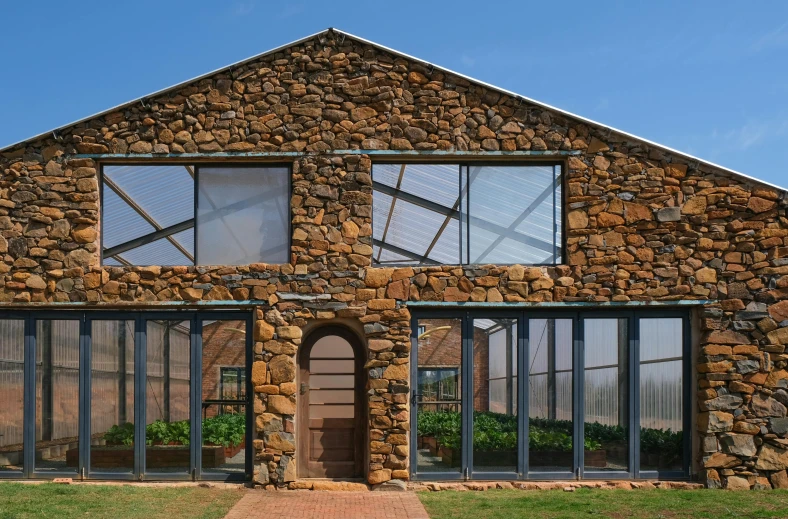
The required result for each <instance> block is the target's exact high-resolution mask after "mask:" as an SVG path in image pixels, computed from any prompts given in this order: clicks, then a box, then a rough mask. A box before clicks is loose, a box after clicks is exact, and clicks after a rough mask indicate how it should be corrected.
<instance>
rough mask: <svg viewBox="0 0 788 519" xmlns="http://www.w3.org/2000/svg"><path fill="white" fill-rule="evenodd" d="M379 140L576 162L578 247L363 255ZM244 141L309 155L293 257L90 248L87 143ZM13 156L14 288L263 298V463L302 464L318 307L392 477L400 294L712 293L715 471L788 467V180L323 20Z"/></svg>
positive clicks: (173, 146)
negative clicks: (344, 325) (553, 260)
mask: <svg viewBox="0 0 788 519" xmlns="http://www.w3.org/2000/svg"><path fill="white" fill-rule="evenodd" d="M381 149H388V150H424V151H430V150H448V151H457V152H469V153H471V154H473V155H474V156H477V157H479V158H484V157H485V153H487V152H491V151H492V152H498V151H517V152H524V151H529V152H532V153H540V154H542V155H540V158H542V159H545V158H546V157H547V158H550V157H554V158H555V159H556V160H559V161H561V162H563V163H564V165H565V169H564V171H565V189H564V192H565V204H564V207H565V222H566V228H567V236H566V254H565V264H562V265H558V266H555V267H551V268H528V267H521V266H512V267H501V266H495V265H487V266H479V267H473V268H463V267H457V266H444V267H425V268H397V269H395V268H386V269H377V268H371V253H372V243H371V233H372V226H371V200H372V188H371V164H372V158H374V155H363V154H359V153H357V151H358V150H370V153H373V154H374V153H375V151H374V150H381ZM245 152H256V153H272V152H298V153H300V155H299V156H298V157H296V158H294V159H291V160H293V169H292V171H293V194H292V199H291V206H292V229H293V235H292V254H291V261H290V263H288V264H284V265H265V264H254V265H248V266H243V267H222V266H211V267H186V266H184V267H167V268H164V267H146V268H137V267H129V268H119V267H117V268H116V267H102V266H100V265H99V256H98V248H99V242H98V239H99V234H100V228H99V203H100V201H99V192H98V182H99V179H98V175H97V172H98V162H97V160H96V157H95V156H93V155H89V154H108V153H112V154H124V155H126V156H128V157H129V158H130V159H132V158H135V157H137V158H143V159H144V160H150V155H149V154H154V156H158V159H157V160H159V161H168V160H177V157H178V155H179V154H183V153H189V154H200V155H201V156H203V157H205V159H210V158H211V157H214V156H215V154H217V153H245ZM86 154H87V155H86ZM1 157H2V158H1V159H0V171H2V177H0V255H2V258H1V261H0V302H2V303H3V304H5V305H10V306H14V307H17V308H24V307H25V305H26V304H28V303H64V302H90V303H94V304H95V306H96V307H117V306H119V305H122V304H124V303H136V304H145V305H149V306H151V307H154V306H155V305H156V304H157V303H159V302H163V301H183V302H184V303H191V302H197V301H210V300H232V299H234V300H253V301H255V302H257V303H259V307H258V308H257V310H256V317H257V320H256V324H255V331H254V333H255V342H254V348H255V364H254V367H253V379H254V384H255V386H254V387H255V397H254V398H255V400H254V409H255V414H256V424H257V431H256V440H255V449H256V457H255V460H256V461H255V470H256V476H255V477H256V480H257V481H260V482H264V483H265V482H269V481H271V482H276V483H284V482H287V481H290V480H292V479H293V478H294V477H295V473H296V471H295V470H294V468H295V456H297V455H298V453H297V452H295V438H294V413H295V403H296V394H295V393H296V391H295V354H296V352H297V350H298V346H299V344H300V341H301V328H302V327H303V326H304V325H305V324H306V323H309V322H311V321H314V320H330V319H333V318H334V317H343V318H350V319H357V320H358V321H359V322H360V323H359V324H360V325H362V326H363V329H364V331H365V333H366V335H367V339H368V341H367V343H368V344H367V345H368V359H367V364H366V369H367V374H368V389H369V392H368V395H369V397H368V410H369V438H368V440H369V466H368V467H367V469H368V480H369V481H370V482H372V483H380V482H383V481H386V480H388V479H390V478H395V479H406V478H407V477H408V470H407V462H408V448H407V431H408V429H409V410H408V403H407V402H408V399H407V394H408V383H409V382H408V378H409V377H408V357H409V349H410V342H409V334H410V329H409V328H410V323H409V318H410V314H409V312H408V310H407V301H419V300H420V301H472V302H479V303H482V302H501V301H507V302H513V303H514V302H543V301H554V302H562V301H588V302H609V301H618V302H626V301H663V302H665V301H676V300H681V299H688V298H689V299H693V298H694V299H708V300H713V301H715V302H714V303H713V304H709V305H707V306H706V308H705V310H704V314H703V316H702V320H701V321H702V332H703V333H702V336H701V337H699V338H698V340H699V341H700V342H701V344H702V349H701V352H700V357H699V358H698V359H696V360H697V363H696V365H697V372H698V378H699V387H698V388H697V391H698V407H697V408H695V409H693V412H694V413H695V414H696V415H697V422H698V427H699V430H700V435H701V442H700V444H701V452H697V453H695V456H696V457H697V460H698V462H699V463H700V465H701V466H702V467H704V469H705V470H704V472H703V478H704V481H705V482H706V483H707V484H708V485H710V486H719V485H722V486H727V487H729V488H741V487H747V488H749V487H756V488H758V487H764V486H770V485H774V486H780V487H782V486H786V485H788V477H786V473H785V470H784V469H785V468H786V466H788V448H787V447H788V445H786V444H788V438H787V437H786V434H787V433H788V426H787V425H786V405H788V393H786V391H785V389H784V388H785V387H786V386H788V371H786V369H785V368H786V360H787V359H786V357H785V355H784V348H785V346H784V345H785V344H786V343H788V302H786V300H788V260H787V259H786V256H788V225H787V224H788V221H787V220H786V201H785V193H783V192H778V191H775V190H774V189H771V188H767V187H763V186H760V185H758V184H755V183H753V182H751V181H748V180H746V179H744V178H740V177H736V176H731V175H728V174H727V173H725V172H722V171H717V170H715V169H713V168H711V167H709V166H706V165H703V164H699V163H697V162H695V161H689V160H686V159H684V158H682V157H680V156H677V155H671V154H670V153H668V152H665V151H663V150H661V149H659V148H657V147H654V146H651V145H648V144H646V143H643V142H638V141H634V140H631V139H629V138H627V137H625V136H622V135H619V134H617V133H615V132H611V131H610V130H607V129H605V128H596V127H592V126H589V125H588V124H586V123H585V122H583V121H579V120H573V119H571V118H568V117H566V116H564V115H562V114H559V113H555V112H550V111H548V110H546V109H543V108H541V107H539V106H535V105H531V104H530V103H527V102H525V101H522V100H518V99H514V98H512V97H509V96H507V95H505V94H502V93H500V92H498V91H495V90H491V89H488V88H485V87H483V86H481V85H476V84H473V83H471V82H469V81H468V80H465V79H463V78H459V77H453V76H451V75H449V74H447V73H445V72H443V71H441V70H439V69H434V68H432V67H428V66H423V65H421V64H418V63H415V62H411V61H408V60H406V59H404V58H401V57H398V56H394V55H391V54H389V53H387V52H385V51H383V50H381V49H378V48H375V47H372V46H369V45H365V44H361V43H359V42H356V41H354V40H352V39H351V38H345V36H341V37H337V36H336V35H335V34H333V33H331V32H328V33H324V34H322V35H320V36H318V37H316V38H314V39H312V40H310V41H307V42H304V43H301V44H298V45H295V46H292V47H290V48H288V49H286V50H283V51H280V52H278V53H275V54H270V55H267V56H263V57H261V58H259V59H256V60H253V61H250V62H247V63H245V64H241V65H236V66H234V67H233V68H232V69H229V70H225V71H222V72H219V73H216V74H215V75H213V76H211V77H209V78H204V79H200V80H197V81H195V82H193V83H192V84H190V85H188V86H185V87H180V88H177V89H175V90H172V91H169V92H167V93H164V94H161V95H160V96H157V97H155V98H151V99H145V100H143V102H139V103H134V104H130V105H128V106H126V107H124V108H122V109H120V110H118V111H115V112H112V113H109V114H105V115H102V116H99V117H96V118H95V119H93V120H90V121H88V122H85V123H80V124H78V125H76V126H74V127H71V128H68V129H65V130H62V131H59V132H56V133H55V134H54V135H52V136H47V137H44V138H41V139H39V140H32V141H29V142H26V143H24V144H22V145H20V146H17V147H16V148H13V149H10V150H7V151H5V152H2V155H1ZM389 158H391V157H389ZM497 158H500V157H497ZM522 158H523V157H519V159H522ZM272 159H273V160H276V161H279V162H281V161H282V160H283V159H282V155H276V156H272ZM428 159H429V158H428V157H427V158H426V160H428ZM472 159H473V156H463V160H472ZM233 160H236V161H243V160H246V161H252V160H253V161H264V160H266V158H265V157H259V156H257V157H251V156H248V155H246V156H244V155H236V156H235V157H234V158H233ZM188 161H189V162H190V163H194V162H199V159H198V158H195V157H193V156H190V157H189V158H188Z"/></svg>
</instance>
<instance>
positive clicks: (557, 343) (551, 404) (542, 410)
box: [528, 319, 574, 472]
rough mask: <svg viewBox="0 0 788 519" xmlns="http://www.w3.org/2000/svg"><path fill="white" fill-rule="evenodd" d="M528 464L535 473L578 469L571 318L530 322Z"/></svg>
mask: <svg viewBox="0 0 788 519" xmlns="http://www.w3.org/2000/svg"><path fill="white" fill-rule="evenodd" d="M528 345H529V356H528V407H529V409H528V431H529V437H528V460H529V461H528V463H529V468H530V470H531V471H532V472H566V471H571V470H572V469H573V468H574V462H573V448H574V447H573V446H574V423H573V419H572V352H573V324H572V320H571V319H530V320H529V321H528Z"/></svg>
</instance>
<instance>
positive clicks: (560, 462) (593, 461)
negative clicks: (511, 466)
mask: <svg viewBox="0 0 788 519" xmlns="http://www.w3.org/2000/svg"><path fill="white" fill-rule="evenodd" d="M583 454H584V456H585V466H586V467H600V468H601V467H605V466H607V453H606V452H605V451H604V450H602V449H600V450H595V451H589V450H586V451H584V453H583ZM528 455H529V458H530V459H529V465H530V466H531V467H571V466H572V463H573V460H572V452H565V451H533V450H532V451H529V453H528Z"/></svg>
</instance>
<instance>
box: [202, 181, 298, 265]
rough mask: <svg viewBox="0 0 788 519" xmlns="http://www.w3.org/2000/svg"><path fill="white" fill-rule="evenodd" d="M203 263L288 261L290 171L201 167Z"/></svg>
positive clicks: (243, 263) (225, 263)
mask: <svg viewBox="0 0 788 519" xmlns="http://www.w3.org/2000/svg"><path fill="white" fill-rule="evenodd" d="M197 188H198V196H197V261H198V262H199V264H200V265H247V264H249V263H259V262H265V263H286V262H287V261H289V260H290V249H289V245H290V236H289V234H290V233H289V229H290V170H289V169H288V168H286V167H201V168H200V169H199V172H198V180H197Z"/></svg>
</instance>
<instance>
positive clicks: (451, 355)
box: [415, 319, 463, 474]
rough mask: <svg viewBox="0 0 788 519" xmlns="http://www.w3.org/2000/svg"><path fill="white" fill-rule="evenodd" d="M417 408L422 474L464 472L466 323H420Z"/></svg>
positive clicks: (423, 321)
mask: <svg viewBox="0 0 788 519" xmlns="http://www.w3.org/2000/svg"><path fill="white" fill-rule="evenodd" d="M418 326H419V327H421V328H420V330H422V331H421V332H420V333H419V335H418V337H417V341H418V352H417V359H418V360H417V362H418V365H417V369H418V371H417V372H418V373H419V377H418V386H417V388H416V395H415V404H416V415H417V422H418V430H417V433H416V436H417V452H416V460H415V461H416V466H417V470H418V471H419V472H430V473H438V472H443V473H456V474H459V473H460V472H461V471H462V387H461V379H462V358H463V357H462V320H461V319H420V320H419V322H418Z"/></svg>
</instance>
